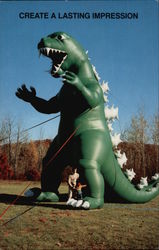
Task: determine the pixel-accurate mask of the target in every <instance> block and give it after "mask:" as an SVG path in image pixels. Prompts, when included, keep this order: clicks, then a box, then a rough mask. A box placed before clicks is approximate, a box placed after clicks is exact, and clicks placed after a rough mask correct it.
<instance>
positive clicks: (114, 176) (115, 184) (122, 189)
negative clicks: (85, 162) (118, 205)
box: [104, 157, 159, 203]
mask: <svg viewBox="0 0 159 250" xmlns="http://www.w3.org/2000/svg"><path fill="white" fill-rule="evenodd" d="M108 171H109V173H110V171H111V175H109V178H108ZM104 178H105V180H106V183H108V184H109V186H110V187H111V188H112V189H113V191H114V192H115V193H116V194H117V195H118V196H119V197H120V198H122V199H124V200H125V201H127V202H132V203H145V202H148V201H150V200H152V199H153V198H155V197H156V196H157V195H158V194H159V179H157V180H155V181H151V182H150V183H149V185H148V186H146V187H144V188H143V189H141V190H139V189H138V188H137V187H135V186H134V185H133V184H132V183H131V182H130V181H129V180H128V178H127V177H126V176H125V175H124V173H123V171H122V170H121V168H120V166H119V164H118V162H117V160H116V159H115V157H114V161H113V166H111V169H110V168H109V169H108V168H107V170H106V171H105V173H104Z"/></svg>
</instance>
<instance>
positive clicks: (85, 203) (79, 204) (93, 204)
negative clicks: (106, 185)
mask: <svg viewBox="0 0 159 250" xmlns="http://www.w3.org/2000/svg"><path fill="white" fill-rule="evenodd" d="M103 204H104V200H103V199H96V198H92V197H85V198H84V200H75V199H69V200H68V201H67V203H66V205H68V206H71V207H74V208H83V209H97V208H101V207H102V206H103Z"/></svg>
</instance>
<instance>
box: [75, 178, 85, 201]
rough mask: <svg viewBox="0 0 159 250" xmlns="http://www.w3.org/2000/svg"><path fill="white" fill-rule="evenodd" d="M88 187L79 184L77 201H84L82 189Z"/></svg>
mask: <svg viewBox="0 0 159 250" xmlns="http://www.w3.org/2000/svg"><path fill="white" fill-rule="evenodd" d="M86 186H87V185H82V184H81V183H80V182H78V184H77V187H76V190H77V200H83V196H82V188H84V187H86Z"/></svg>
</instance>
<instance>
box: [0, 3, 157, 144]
mask: <svg viewBox="0 0 159 250" xmlns="http://www.w3.org/2000/svg"><path fill="white" fill-rule="evenodd" d="M158 10H159V9H158V1H156V0H150V1H149V0H146V1H145V0H127V1H125V0H122V1H120V0H118V1H114V0H112V1H111V0H108V1H107V0H105V1H99V0H98V1H93V0H92V1H69V0H67V1H15V2H14V1H12V2H7V1H0V32H1V36H0V122H2V121H3V120H4V119H5V118H6V117H8V116H10V117H11V118H12V119H14V121H15V123H20V124H21V126H22V128H23V129H27V128H29V127H31V126H33V125H36V124H38V123H40V122H43V121H45V120H47V119H50V118H51V117H54V116H55V115H56V114H51V115H46V114H41V113H38V112H37V111H36V110H35V109H34V108H33V107H32V106H31V105H30V104H29V103H26V102H23V101H22V100H20V99H18V98H17V97H16V96H15V92H16V89H17V88H18V87H20V86H21V84H23V83H25V84H26V86H27V87H30V86H34V87H35V88H36V91H37V96H39V97H42V98H44V99H50V98H51V97H53V96H54V95H56V94H57V92H58V91H59V90H60V88H61V87H62V81H61V79H55V78H53V77H51V75H50V74H49V73H48V72H47V70H49V69H50V60H49V59H48V58H46V57H41V58H40V59H39V56H38V50H37V44H38V42H39V41H40V39H41V38H42V37H45V36H47V35H48V34H51V33H53V32H56V31H64V32H67V33H69V34H70V35H71V36H73V37H74V38H75V39H76V40H78V42H79V43H80V44H81V45H82V46H83V47H84V49H85V50H88V54H89V57H90V59H91V63H92V64H93V65H94V66H95V67H96V70H97V72H98V74H99V76H100V78H101V82H102V81H103V80H104V81H108V83H109V88H110V93H109V94H108V99H109V103H108V105H109V106H111V105H112V104H114V106H115V107H118V108H119V122H116V123H115V129H116V131H117V132H120V131H121V130H123V129H124V128H125V127H127V126H128V125H129V123H130V120H131V117H132V116H134V115H135V114H136V113H137V111H138V109H139V107H143V108H144V111H145V116H146V117H147V118H148V119H152V116H153V115H154V114H155V113H156V112H157V110H158V91H159V86H158V80H159V76H158V68H159V57H158V52H159V48H158V46H159V45H158V42H159V17H158V15H159V14H158ZM21 12H29V13H30V12H33V13H36V12H47V13H48V15H49V18H48V19H44V18H42V19H28V18H23V19H22V18H20V17H19V14H20V13H21ZM52 12H54V13H55V15H56V16H57V15H58V13H60V15H61V16H63V13H65V12H66V13H68V12H73V13H74V12H78V13H79V12H85V13H86V12H88V13H90V14H91V13H93V12H104V13H105V12H108V13H109V12H131V13H132V12H135V13H138V19H98V20H97V19H92V18H90V19H75V18H74V19H65V18H58V17H57V18H56V19H55V18H53V19H51V18H50V15H51V14H52ZM58 124H59V119H56V120H53V121H50V122H49V123H46V124H45V125H43V126H40V127H38V128H34V129H33V130H32V131H30V132H29V137H30V138H31V139H39V138H40V137H41V136H43V138H53V137H54V136H55V135H56V133H57V129H58ZM115 129H114V130H115Z"/></svg>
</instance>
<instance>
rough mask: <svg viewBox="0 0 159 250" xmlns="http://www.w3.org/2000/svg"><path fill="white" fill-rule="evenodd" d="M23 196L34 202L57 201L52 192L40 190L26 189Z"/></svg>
mask: <svg viewBox="0 0 159 250" xmlns="http://www.w3.org/2000/svg"><path fill="white" fill-rule="evenodd" d="M24 196H26V197H28V198H31V199H32V200H35V201H52V202H57V201H59V197H58V196H57V195H56V194H55V193H53V192H42V191H41V189H40V188H31V189H28V190H27V191H26V192H25V193H24Z"/></svg>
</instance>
